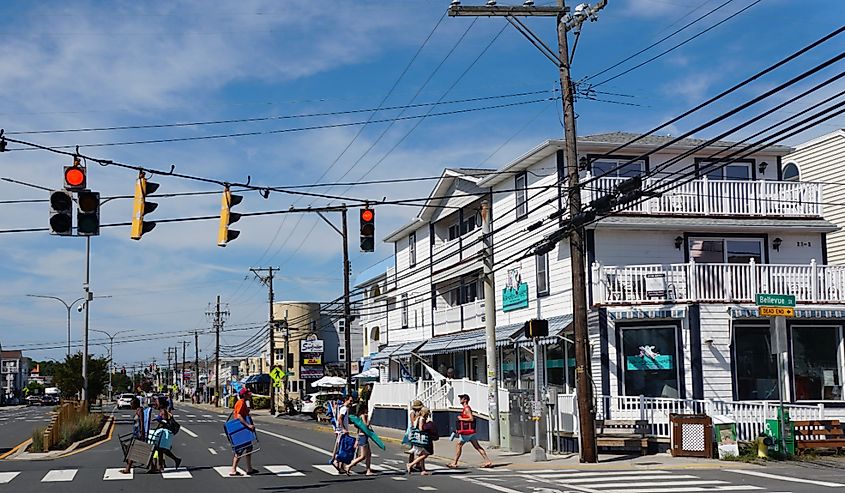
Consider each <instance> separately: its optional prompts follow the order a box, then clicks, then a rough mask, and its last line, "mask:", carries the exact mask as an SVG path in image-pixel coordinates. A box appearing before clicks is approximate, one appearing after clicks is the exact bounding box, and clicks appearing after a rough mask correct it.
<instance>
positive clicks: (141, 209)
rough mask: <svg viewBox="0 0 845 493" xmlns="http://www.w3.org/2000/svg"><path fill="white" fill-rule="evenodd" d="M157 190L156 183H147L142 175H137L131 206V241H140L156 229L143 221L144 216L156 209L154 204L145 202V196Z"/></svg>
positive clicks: (150, 223)
mask: <svg viewBox="0 0 845 493" xmlns="http://www.w3.org/2000/svg"><path fill="white" fill-rule="evenodd" d="M156 190H158V183H153V182H151V181H147V178H146V177H144V173H143V172H142V173H140V174H139V175H138V180H137V181H136V182H135V200H134V201H133V204H132V231H131V233H130V234H129V237H130V238H132V239H133V240H140V239H141V236H143V235H144V233H149V232H150V231H152V230H153V228H155V227H156V223H155V222H148V221H144V214H147V213H150V212H153V211H154V210H156V207H158V204H157V203H155V202H147V195H150V194H153V193H155V191H156Z"/></svg>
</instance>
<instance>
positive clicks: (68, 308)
mask: <svg viewBox="0 0 845 493" xmlns="http://www.w3.org/2000/svg"><path fill="white" fill-rule="evenodd" d="M59 301H61V300H59ZM62 303H64V301H62ZM71 306H72V305H65V308H67V356H68V358H69V357H70V308H71Z"/></svg>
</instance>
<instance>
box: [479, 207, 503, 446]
mask: <svg viewBox="0 0 845 493" xmlns="http://www.w3.org/2000/svg"><path fill="white" fill-rule="evenodd" d="M481 234H482V237H483V238H484V255H483V258H484V329H485V330H484V332H485V335H486V336H487V337H486V338H487V348H486V353H487V358H486V359H487V401H488V406H489V407H488V408H489V413H490V424H489V426H490V446H491V447H494V448H498V447H499V446H500V444H501V435H500V433H499V377H498V375H499V371H498V368H499V363H498V360H497V354H496V353H497V349H498V346H496V277H495V275H494V274H493V236H492V227H491V224H490V202H489V201H488V200H487V199H486V198H485V199H484V200H482V201H481Z"/></svg>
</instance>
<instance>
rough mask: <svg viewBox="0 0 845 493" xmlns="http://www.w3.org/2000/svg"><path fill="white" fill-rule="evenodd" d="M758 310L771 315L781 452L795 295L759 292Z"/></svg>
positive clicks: (784, 438) (784, 449) (768, 315)
mask: <svg viewBox="0 0 845 493" xmlns="http://www.w3.org/2000/svg"><path fill="white" fill-rule="evenodd" d="M755 301H756V304H757V306H758V311H759V313H760V316H761V317H770V322H769V323H770V325H771V337H770V340H771V344H772V349H773V350H772V352H773V353H774V354H775V355H776V356H777V363H778V403H779V405H780V412H778V428H779V432H780V442H781V443H780V444H779V446H778V448H779V449H780V451H781V452H784V453H785V452H786V433H785V429H786V423H784V420H783V417H784V412H783V392H784V381H783V368H784V361H783V360H784V358H785V357H786V317H794V316H795V296H793V295H791V294H763V293H757V296H756V297H755Z"/></svg>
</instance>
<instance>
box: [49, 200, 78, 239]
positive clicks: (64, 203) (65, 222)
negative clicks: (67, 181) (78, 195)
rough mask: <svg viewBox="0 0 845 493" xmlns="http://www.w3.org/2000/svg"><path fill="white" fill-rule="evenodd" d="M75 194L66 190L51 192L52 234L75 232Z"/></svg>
mask: <svg viewBox="0 0 845 493" xmlns="http://www.w3.org/2000/svg"><path fill="white" fill-rule="evenodd" d="M72 208H73V196H72V195H71V193H70V192H66V191H64V190H55V191H53V192H50V234H51V235H60V236H70V235H72V234H73V215H72V214H73V213H72V211H71V209H72Z"/></svg>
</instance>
